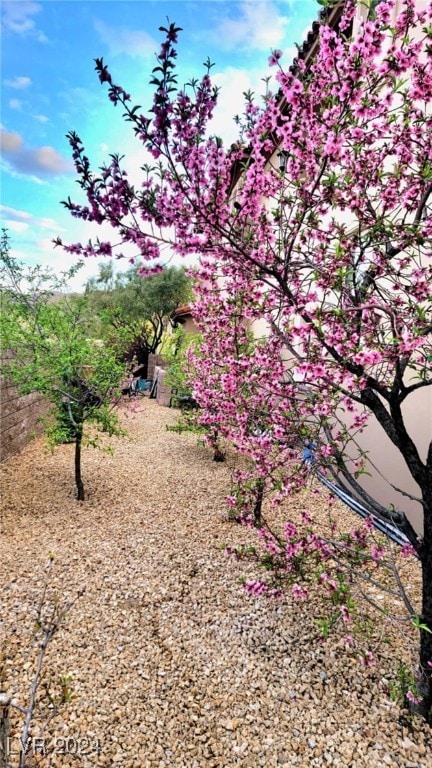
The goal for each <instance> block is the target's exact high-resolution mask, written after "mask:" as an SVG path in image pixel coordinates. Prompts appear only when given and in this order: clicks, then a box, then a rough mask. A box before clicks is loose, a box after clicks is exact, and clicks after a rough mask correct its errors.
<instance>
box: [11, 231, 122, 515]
mask: <svg viewBox="0 0 432 768" xmlns="http://www.w3.org/2000/svg"><path fill="white" fill-rule="evenodd" d="M79 266H81V265H79ZM78 268H79V267H78ZM76 271H77V267H75V268H74V269H73V270H71V271H70V272H68V273H64V274H63V276H62V277H61V278H60V279H58V278H56V277H55V276H54V275H53V274H52V272H51V271H50V270H46V269H43V268H42V267H39V266H37V267H26V266H25V265H23V264H22V263H21V262H18V261H17V260H16V259H15V258H14V257H13V256H11V254H10V247H9V239H8V235H7V232H6V231H5V230H3V234H2V238H1V257H0V289H1V298H2V304H3V306H2V312H1V317H0V339H1V346H2V352H3V354H2V356H3V357H4V358H5V359H4V366H3V373H4V375H5V376H6V377H7V378H8V379H9V380H10V381H12V382H13V383H14V384H15V385H16V386H17V388H18V391H19V392H20V393H21V394H28V393H30V392H39V393H41V394H42V395H43V396H44V397H45V398H46V400H47V401H48V402H49V403H50V404H51V406H52V409H51V419H50V420H49V422H48V423H47V430H46V431H47V434H48V436H49V438H50V439H51V441H52V443H54V444H56V443H60V442H65V441H67V442H74V443H75V455H74V462H75V483H76V489H77V499H78V500H79V501H83V500H84V483H83V480H82V473H81V453H82V446H83V445H86V444H87V445H89V444H91V445H94V446H97V445H98V443H99V441H98V437H97V430H99V431H103V432H105V433H107V434H108V435H110V436H112V435H115V434H121V433H122V430H121V429H120V428H119V426H118V420H117V415H116V413H115V410H114V406H115V403H116V400H117V398H118V396H119V395H120V381H121V379H122V377H123V376H124V366H122V365H121V364H120V363H119V362H118V361H117V359H116V355H115V351H114V349H113V348H112V347H110V346H109V345H108V344H105V343H101V342H97V341H95V340H94V339H91V338H88V337H87V328H86V323H85V322H84V320H85V314H86V311H87V309H88V307H87V298H86V297H85V296H84V297H81V298H77V297H76V296H75V297H73V298H72V299H71V300H69V298H68V297H67V296H66V295H62V294H61V290H64V287H65V283H66V281H67V279H68V278H70V277H71V276H72V272H73V273H75V272H76ZM87 422H92V423H93V424H94V425H95V426H96V431H95V430H93V431H92V432H89V433H88V434H87V431H86V432H85V431H84V427H85V425H86V423H87Z"/></svg>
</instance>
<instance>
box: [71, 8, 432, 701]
mask: <svg viewBox="0 0 432 768" xmlns="http://www.w3.org/2000/svg"><path fill="white" fill-rule="evenodd" d="M355 7H356V3H355V2H354V0H347V2H346V3H345V11H344V15H343V18H342V20H341V22H340V25H339V29H338V30H337V31H335V30H334V29H332V28H331V27H330V26H327V25H326V24H323V25H322V26H321V30H320V35H319V51H318V53H317V55H316V57H315V59H314V61H313V62H312V63H311V64H310V65H308V66H306V65H305V64H304V63H303V62H302V61H298V62H297V64H296V66H295V67H291V68H290V69H284V68H283V67H282V66H281V60H280V52H279V51H275V52H273V54H272V57H271V63H272V64H273V65H274V66H275V67H276V81H277V92H276V93H275V94H274V95H272V94H271V93H269V94H268V95H267V97H266V99H265V102H264V105H263V106H262V107H259V106H257V105H256V104H255V103H254V101H253V99H252V98H248V99H247V102H246V107H245V112H244V115H243V119H242V135H241V139H240V141H239V144H238V145H235V146H233V147H231V148H229V149H228V150H227V149H225V148H224V146H223V142H222V141H221V139H220V138H218V137H214V136H211V135H210V132H209V122H210V121H211V117H212V113H213V110H214V107H215V104H216V100H217V92H216V90H215V89H214V88H213V86H212V83H211V79H210V75H209V71H210V66H211V65H210V63H208V65H207V69H206V72H205V74H204V76H203V77H202V79H201V80H200V81H193V82H191V83H190V84H189V85H188V86H187V87H185V89H183V90H179V89H178V88H177V84H176V76H175V57H176V51H175V44H176V41H177V34H178V31H179V30H178V29H177V28H176V27H175V26H174V25H169V26H168V28H167V29H164V28H161V29H162V31H163V32H165V35H166V37H165V41H164V43H163V45H162V48H161V51H160V54H159V56H158V59H157V67H156V68H155V69H154V70H153V77H152V81H151V82H152V83H153V85H154V88H155V91H154V99H153V104H152V106H151V109H150V110H149V112H148V113H145V112H144V111H142V109H141V107H132V106H131V99H130V96H129V94H127V93H126V92H125V91H124V90H123V88H122V87H120V86H119V85H117V84H115V83H114V80H113V78H112V76H111V74H110V72H109V70H108V69H107V67H106V65H105V64H104V62H103V61H102V60H96V69H97V71H98V74H99V78H100V81H101V82H102V83H106V84H107V86H108V89H109V98H110V99H111V101H112V102H113V104H114V105H119V106H121V107H123V109H124V114H125V117H126V119H127V120H128V121H129V122H130V123H131V126H132V128H133V130H134V131H135V134H136V135H137V137H138V138H139V139H140V140H141V141H142V143H143V146H144V148H145V150H146V151H147V154H148V155H149V156H151V157H152V158H153V159H154V163H150V165H148V166H143V180H142V184H141V186H140V187H139V188H135V187H134V186H133V185H132V184H131V183H130V181H129V179H128V175H127V173H126V172H125V171H124V170H123V169H122V167H121V159H120V157H119V156H111V157H110V160H109V162H108V163H107V164H106V165H105V166H103V167H102V168H101V169H100V170H99V171H93V170H92V168H91V164H90V161H89V159H88V158H87V156H86V154H85V150H84V146H83V144H82V142H81V140H80V139H79V137H78V136H77V135H76V134H75V133H71V134H70V135H69V139H70V143H71V146H72V150H73V157H74V160H75V165H76V169H77V173H78V175H79V180H80V184H81V187H82V189H83V190H84V192H85V195H86V198H87V201H86V204H76V203H74V202H72V201H71V200H70V199H69V200H68V201H66V203H65V204H66V205H67V207H68V208H69V210H70V211H71V213H72V215H73V216H75V217H77V218H80V219H82V220H85V221H93V222H97V223H98V224H102V223H108V224H110V225H111V226H112V228H113V230H114V231H115V233H116V242H117V245H115V246H113V245H111V243H109V242H100V241H96V242H89V243H88V244H86V245H82V244H75V245H72V246H64V247H65V249H66V250H68V251H70V252H74V253H76V254H77V255H79V256H82V255H84V256H86V255H101V256H104V255H110V256H111V255H112V254H114V253H116V254H117V255H118V256H120V255H122V253H123V250H122V249H125V252H126V251H127V252H128V254H129V252H130V249H131V247H134V248H135V251H136V255H137V257H140V258H141V259H144V260H145V261H146V262H147V263H148V266H149V270H150V271H155V269H158V268H159V267H158V263H159V259H160V248H161V245H164V246H166V243H167V242H168V243H170V245H171V248H172V249H173V251H175V252H176V253H177V254H181V255H186V254H197V255H198V256H199V267H198V270H197V275H198V277H199V287H198V298H197V302H196V305H195V316H196V318H197V320H198V323H199V326H200V330H201V333H202V334H203V339H204V340H203V345H202V348H201V352H200V355H199V356H197V358H196V360H195V365H196V378H195V381H194V396H195V398H196V399H197V400H198V402H199V403H200V405H201V417H200V418H201V421H202V423H203V424H205V425H206V426H207V427H208V428H209V432H210V434H212V435H215V434H217V435H221V436H223V437H225V438H228V439H229V440H231V441H232V442H233V443H234V445H235V446H236V447H237V448H238V449H239V450H240V451H242V452H243V453H244V454H245V455H247V456H248V457H249V458H250V459H251V461H252V464H253V467H254V470H253V475H249V476H247V475H246V474H245V475H244V476H239V478H238V480H239V483H240V485H241V486H242V487H243V488H249V489H250V487H251V485H250V484H251V481H254V482H255V483H256V485H255V491H256V494H255V500H257V499H258V501H259V497H260V495H261V496H262V494H263V489H264V488H266V489H269V490H272V491H274V492H276V496H279V497H281V496H284V495H286V494H288V493H289V492H290V491H292V490H293V489H295V488H297V487H298V486H299V485H301V484H302V483H303V482H304V479H305V476H306V475H307V472H306V468H305V462H304V456H303V450H302V449H303V447H304V446H305V445H306V446H308V447H309V450H310V451H311V452H313V455H314V459H315V463H316V464H317V465H319V466H321V467H322V468H323V469H324V470H325V471H326V472H327V473H329V474H330V475H331V474H332V473H333V476H335V475H336V476H337V477H339V478H340V477H342V478H343V479H344V481H345V482H346V483H348V485H349V486H350V487H351V488H352V489H353V490H354V491H355V492H356V493H358V494H359V495H360V496H361V498H362V499H363V501H364V503H365V504H366V505H367V506H368V508H369V509H370V511H371V512H372V513H373V514H375V515H377V516H381V517H382V518H384V519H387V520H390V521H391V522H392V524H393V525H395V526H397V527H398V528H399V529H400V530H401V531H402V532H403V533H404V534H405V536H406V537H407V539H408V541H409V542H410V544H411V546H412V548H413V549H414V550H415V551H416V553H417V555H418V557H419V559H420V563H421V567H422V573H423V593H422V605H421V609H420V611H419V617H417V623H418V627H419V631H420V653H419V680H418V686H417V692H418V695H417V696H415V698H416V702H417V703H418V702H419V701H420V702H421V703H420V708H421V711H422V712H423V714H425V715H426V716H428V715H429V716H430V711H431V707H432V666H431V660H432V590H431V584H432V444H431V446H430V448H429V451H427V452H426V455H424V453H422V451H421V450H420V449H419V447H418V445H417V444H416V440H415V436H413V435H412V434H410V432H409V430H408V427H407V424H406V420H405V418H404V406H405V404H406V402H407V400H408V399H409V398H413V397H415V396H416V395H417V394H418V391H419V390H420V389H423V388H425V387H428V386H430V385H431V384H432V376H431V360H432V345H431V331H432V318H431V298H432V297H431V288H430V286H431V278H432V265H431V259H430V254H431V239H432V238H431V235H432V216H431V207H430V205H431V203H430V200H431V193H432V146H431V140H430V137H431V128H432V114H431V97H432V67H431V53H432V7H429V9H428V10H424V11H421V12H419V11H416V8H415V3H414V2H413V0H405V2H404V4H403V9H402V12H401V13H400V15H399V16H398V18H397V21H396V22H392V9H393V0H389V1H388V2H387V1H386V0H384V1H383V2H381V3H379V4H378V5H377V7H376V9H375V11H374V12H371V13H370V15H369V18H367V19H366V20H365V21H364V23H363V24H362V25H361V26H360V28H359V30H358V33H357V34H356V35H355V37H353V38H351V31H350V30H351V24H352V19H353V17H354V13H355ZM414 32H415V34H414ZM279 154H280V158H279V159H281V160H282V163H281V165H282V166H283V167H282V168H280V167H279V163H278V162H275V161H274V158H277V156H278V155H279ZM58 243H59V244H62V243H61V241H60V240H59V241H58ZM255 321H260V322H265V325H266V333H265V334H264V335H262V336H261V338H258V339H255V340H254V339H253V338H252V337H251V335H250V333H249V332H248V324H249V323H252V324H253V323H254V322H255ZM368 420H373V421H375V422H376V423H377V424H378V425H379V427H380V429H381V430H382V431H383V433H385V435H386V436H387V438H388V439H389V441H390V442H391V443H392V444H393V445H394V446H395V447H396V449H397V450H398V452H399V454H400V456H401V457H402V459H403V461H404V463H405V465H406V467H407V468H408V470H409V473H410V475H411V477H412V479H413V480H414V481H415V484H416V487H417V488H418V498H419V499H420V500H421V505H422V509H423V520H424V532H423V537H422V538H420V537H419V536H418V533H417V532H416V530H414V528H413V527H412V525H411V523H410V522H409V520H408V518H407V516H406V515H405V514H404V512H403V511H395V510H391V509H389V508H387V507H386V506H385V505H384V506H383V505H381V504H379V503H378V502H377V500H376V499H374V498H372V497H371V496H369V495H368V494H366V492H365V491H364V490H363V488H362V487H361V486H360V485H359V484H358V483H357V480H358V475H359V474H360V473H361V471H362V455H361V451H359V452H358V453H357V455H356V453H355V450H354V449H353V446H355V442H356V441H355V435H356V433H357V432H361V431H362V430H363V429H364V427H365V425H366V423H367V421H368ZM402 490H404V489H402ZM408 495H409V494H408ZM231 503H232V504H235V503H236V497H235V496H233V497H232V498H231ZM263 535H264V534H263ZM310 541H311V547H312V548H313V546H314V542H315V540H314V539H311V540H310ZM269 542H270V544H269ZM297 543H298V542H297ZM295 544H296V542H295V541H293V534H292V531H291V533H290V535H289V536H287V544H286V545H287V546H289V547H290V548H291V549H290V552H291V554H293V552H292V547H293V546H295ZM266 545H267V547H268V546H273V549H275V553H276V554H277V550H278V547H279V545H280V542H277V541H276V542H275V541H273V543H272V541H271V537H270V538H269V536H267V539H266ZM320 546H321V547H322V545H320ZM315 548H316V547H315ZM318 548H319V547H318ZM371 557H372V559H374V560H376V561H378V560H379V559H381V553H380V550H379V547H378V548H377V547H376V548H375V549H374V550H373V553H372V555H371ZM329 579H331V577H330V576H328V577H327V583H329V581H328V580H329ZM250 589H251V590H252V592H253V589H255V587H253V586H251V587H250ZM257 589H258V588H257ZM295 592H296V593H298V597H300V598H301V597H302V595H303V596H304V588H303V587H302V586H301V584H297V582H296V583H295ZM345 612H346V610H345ZM345 618H346V617H345Z"/></svg>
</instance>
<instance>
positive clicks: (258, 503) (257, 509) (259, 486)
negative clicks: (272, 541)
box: [252, 478, 265, 528]
mask: <svg viewBox="0 0 432 768" xmlns="http://www.w3.org/2000/svg"><path fill="white" fill-rule="evenodd" d="M264 488H265V482H264V480H262V479H261V478H260V479H259V480H257V482H256V496H255V504H254V508H253V513H252V514H253V522H254V526H255V527H256V528H259V526H260V525H261V523H262V516H261V512H262V505H263V501H264Z"/></svg>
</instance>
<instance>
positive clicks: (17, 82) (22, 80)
mask: <svg viewBox="0 0 432 768" xmlns="http://www.w3.org/2000/svg"><path fill="white" fill-rule="evenodd" d="M3 82H4V84H5V85H8V86H9V88H17V89H18V90H20V91H21V90H23V88H28V87H29V85H31V80H30V78H29V77H14V78H13V79H12V80H4V81H3Z"/></svg>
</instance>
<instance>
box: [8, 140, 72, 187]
mask: <svg viewBox="0 0 432 768" xmlns="http://www.w3.org/2000/svg"><path fill="white" fill-rule="evenodd" d="M0 146H1V151H2V154H3V159H4V160H5V161H6V162H7V163H8V165H9V166H10V167H11V168H12V169H13V170H15V171H18V172H19V173H23V174H25V175H27V174H28V175H29V176H32V177H36V178H38V175H39V174H42V175H44V176H46V175H50V176H53V175H58V174H61V173H68V172H70V171H72V170H73V163H72V162H71V161H70V160H68V159H66V158H64V157H63V156H62V155H61V154H60V153H59V152H57V150H56V149H54V147H46V146H45V147H36V148H35V149H27V148H26V147H25V146H24V140H23V138H22V136H20V134H19V133H15V132H12V131H7V130H5V129H4V128H2V129H1V131H0Z"/></svg>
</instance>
